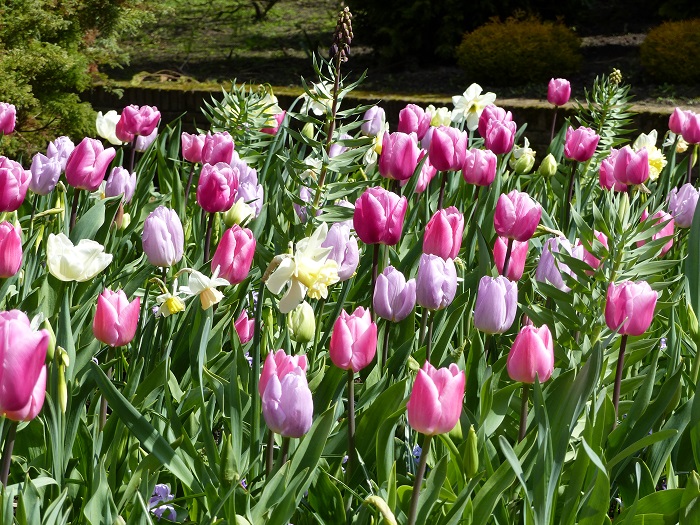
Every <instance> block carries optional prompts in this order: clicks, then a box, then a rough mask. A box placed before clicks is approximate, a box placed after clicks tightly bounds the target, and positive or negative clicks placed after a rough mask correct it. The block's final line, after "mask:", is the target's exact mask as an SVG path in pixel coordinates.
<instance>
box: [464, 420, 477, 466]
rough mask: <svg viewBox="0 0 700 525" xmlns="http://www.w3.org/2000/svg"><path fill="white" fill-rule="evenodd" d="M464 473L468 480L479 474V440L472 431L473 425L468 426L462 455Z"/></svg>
mask: <svg viewBox="0 0 700 525" xmlns="http://www.w3.org/2000/svg"><path fill="white" fill-rule="evenodd" d="M462 465H463V467H464V473H465V474H466V475H467V477H468V478H470V479H471V478H473V477H474V476H476V474H477V472H479V438H478V437H477V435H476V432H475V431H474V425H470V426H469V433H468V434H467V441H466V444H465V447H464V454H463V455H462Z"/></svg>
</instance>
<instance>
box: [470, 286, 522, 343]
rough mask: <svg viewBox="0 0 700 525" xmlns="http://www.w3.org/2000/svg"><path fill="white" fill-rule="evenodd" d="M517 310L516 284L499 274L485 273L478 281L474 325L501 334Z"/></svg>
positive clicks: (488, 331) (490, 332) (509, 324)
mask: <svg viewBox="0 0 700 525" xmlns="http://www.w3.org/2000/svg"><path fill="white" fill-rule="evenodd" d="M517 310H518V285H517V284H516V283H515V282H514V281H510V280H508V279H507V278H506V277H503V276H502V275H499V276H498V277H495V278H494V277H490V276H488V275H485V276H484V277H482V278H481V280H480V281H479V291H478V293H477V295H476V306H475V307H474V326H475V327H476V328H477V329H478V330H481V331H482V332H486V333H487V334H502V333H503V332H505V331H506V330H508V329H509V328H510V327H511V326H512V325H513V321H514V320H515V313H516V311H517Z"/></svg>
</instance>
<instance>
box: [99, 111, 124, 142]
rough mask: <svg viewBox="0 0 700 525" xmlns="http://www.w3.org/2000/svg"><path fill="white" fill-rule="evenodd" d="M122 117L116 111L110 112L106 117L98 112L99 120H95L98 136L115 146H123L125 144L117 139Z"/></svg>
mask: <svg viewBox="0 0 700 525" xmlns="http://www.w3.org/2000/svg"><path fill="white" fill-rule="evenodd" d="M120 117H121V115H120V114H119V113H117V112H116V111H114V110H111V111H108V112H107V113H105V114H104V115H103V114H102V112H101V111H98V112H97V119H96V120H95V127H96V128H97V134H98V135H99V136H100V137H102V138H103V139H106V140H107V141H109V142H110V144H114V145H115V146H121V145H122V144H123V142H122V141H121V140H119V139H118V138H117V122H119V118H120Z"/></svg>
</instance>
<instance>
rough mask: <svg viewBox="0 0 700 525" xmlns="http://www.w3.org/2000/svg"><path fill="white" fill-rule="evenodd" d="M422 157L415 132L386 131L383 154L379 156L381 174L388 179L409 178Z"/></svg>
mask: <svg viewBox="0 0 700 525" xmlns="http://www.w3.org/2000/svg"><path fill="white" fill-rule="evenodd" d="M420 159H421V149H420V148H419V147H418V141H417V140H416V135H415V133H411V134H406V133H399V132H397V133H384V137H383V138H382V154H381V155H380V156H379V163H378V166H377V167H378V168H379V174H380V175H381V176H382V177H386V178H387V179H394V180H399V181H402V180H408V179H410V178H411V176H412V175H413V172H414V171H416V167H417V166H418V162H419V161H420Z"/></svg>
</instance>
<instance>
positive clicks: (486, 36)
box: [457, 17, 581, 85]
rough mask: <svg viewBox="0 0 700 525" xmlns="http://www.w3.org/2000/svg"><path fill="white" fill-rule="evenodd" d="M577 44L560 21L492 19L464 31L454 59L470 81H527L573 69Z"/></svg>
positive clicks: (577, 55)
mask: <svg viewBox="0 0 700 525" xmlns="http://www.w3.org/2000/svg"><path fill="white" fill-rule="evenodd" d="M579 47H580V40H579V38H578V37H577V36H576V35H575V34H574V32H573V31H571V29H569V28H567V27H566V26H564V25H563V24H560V23H553V22H542V21H540V20H539V19H537V18H534V17H528V18H525V19H516V18H512V17H511V18H508V19H506V21H505V22H502V21H500V20H498V19H493V20H491V21H490V22H489V23H487V24H486V25H483V26H481V27H479V28H477V29H476V30H474V31H472V32H471V33H466V34H465V35H464V37H463V39H462V43H461V44H460V45H459V47H458V48H457V62H458V64H459V65H460V67H461V68H462V69H464V71H465V72H466V74H467V77H468V78H469V79H470V81H475V82H484V83H490V84H496V85H502V84H508V85H514V84H527V83H529V82H540V81H545V80H549V79H550V78H552V77H566V76H568V75H570V74H571V73H574V72H575V71H576V70H577V69H578V67H579V64H580V62H581V55H580V53H579Z"/></svg>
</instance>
